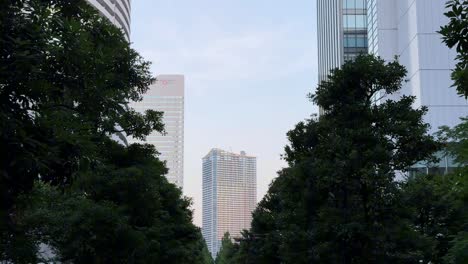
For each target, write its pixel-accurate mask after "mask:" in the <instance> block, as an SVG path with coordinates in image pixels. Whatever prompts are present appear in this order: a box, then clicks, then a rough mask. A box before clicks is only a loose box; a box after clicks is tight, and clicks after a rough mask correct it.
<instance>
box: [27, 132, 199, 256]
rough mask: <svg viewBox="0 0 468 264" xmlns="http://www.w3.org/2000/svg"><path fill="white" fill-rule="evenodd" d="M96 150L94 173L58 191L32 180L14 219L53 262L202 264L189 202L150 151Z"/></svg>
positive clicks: (109, 147) (138, 147)
mask: <svg viewBox="0 0 468 264" xmlns="http://www.w3.org/2000/svg"><path fill="white" fill-rule="evenodd" d="M104 142H105V143H103V144H102V146H101V148H100V149H101V152H102V153H101V154H102V156H100V157H101V160H100V163H99V164H97V165H96V166H95V167H94V168H95V169H94V172H92V173H90V172H87V171H86V172H85V174H84V175H80V176H79V179H78V180H77V181H76V182H75V183H74V184H73V185H72V189H71V190H69V191H67V192H66V193H63V192H61V191H60V190H59V189H58V188H57V187H53V186H50V185H48V184H43V183H40V182H38V183H37V188H35V189H34V190H35V193H34V194H33V195H32V196H30V197H26V198H25V199H26V200H25V201H24V202H23V204H24V208H21V209H22V210H20V211H21V212H23V215H22V217H21V218H20V219H19V221H20V222H21V223H22V227H23V228H24V229H25V230H26V232H25V233H26V234H29V236H30V240H31V241H35V242H36V244H39V243H43V244H46V245H49V246H50V247H51V249H53V251H54V252H56V255H57V258H58V260H59V261H60V262H72V263H200V264H202V263H205V262H204V259H203V254H202V250H203V240H202V237H201V233H200V230H199V228H197V227H195V226H194V225H193V223H192V213H191V211H190V209H189V206H190V204H191V202H190V200H188V199H186V198H183V197H182V196H181V191H180V190H179V189H178V188H177V187H176V186H175V185H173V184H170V183H169V182H168V181H167V180H166V178H165V177H164V173H165V172H166V170H167V169H166V168H165V167H164V165H163V163H162V162H161V161H159V160H158V159H157V158H155V157H154V156H155V149H154V147H153V146H150V145H138V144H135V145H131V146H129V147H124V146H121V145H119V144H117V143H115V142H112V141H111V140H109V139H108V140H107V141H104Z"/></svg>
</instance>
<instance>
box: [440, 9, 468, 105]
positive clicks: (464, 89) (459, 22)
mask: <svg viewBox="0 0 468 264" xmlns="http://www.w3.org/2000/svg"><path fill="white" fill-rule="evenodd" d="M446 8H447V12H446V13H445V15H446V16H447V17H448V18H449V23H448V24H447V25H445V26H443V27H441V29H440V31H439V33H441V34H442V36H443V41H444V42H445V44H447V46H448V47H449V48H455V49H456V51H457V57H456V59H457V60H458V63H457V65H456V67H455V69H454V70H453V72H452V79H453V80H454V86H455V87H456V88H457V91H458V94H460V95H462V96H464V97H465V99H466V98H467V97H468V38H467V35H468V31H467V30H468V1H466V0H450V1H447V5H446Z"/></svg>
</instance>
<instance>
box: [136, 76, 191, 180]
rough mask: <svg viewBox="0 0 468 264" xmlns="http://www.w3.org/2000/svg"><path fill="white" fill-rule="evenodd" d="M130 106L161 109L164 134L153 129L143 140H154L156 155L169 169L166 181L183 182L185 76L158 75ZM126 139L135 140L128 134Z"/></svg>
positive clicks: (142, 108)
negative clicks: (141, 95)
mask: <svg viewBox="0 0 468 264" xmlns="http://www.w3.org/2000/svg"><path fill="white" fill-rule="evenodd" d="M130 107H132V108H134V109H135V110H137V111H138V112H141V113H143V112H144V111H146V110H147V109H152V110H156V111H161V112H164V116H163V122H164V126H165V132H166V134H165V135H163V134H161V133H159V132H153V133H151V134H150V135H149V136H148V137H147V138H146V143H148V144H153V145H154V146H155V147H156V150H157V151H158V152H159V153H160V156H159V158H160V159H161V160H163V161H165V162H166V166H167V168H168V169H169V172H168V174H167V175H166V177H167V179H168V180H169V182H171V183H173V184H175V185H177V186H178V187H180V188H183V186H184V76H183V75H159V76H157V77H156V82H155V83H154V84H153V85H151V86H150V89H149V90H148V92H146V94H145V95H144V96H143V101H141V102H133V103H131V104H130ZM128 141H129V143H133V142H138V141H136V140H134V139H131V138H129V140H128Z"/></svg>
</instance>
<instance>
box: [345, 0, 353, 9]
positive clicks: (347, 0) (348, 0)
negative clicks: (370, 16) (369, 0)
mask: <svg viewBox="0 0 468 264" xmlns="http://www.w3.org/2000/svg"><path fill="white" fill-rule="evenodd" d="M343 7H344V8H349V9H351V8H355V0H343Z"/></svg>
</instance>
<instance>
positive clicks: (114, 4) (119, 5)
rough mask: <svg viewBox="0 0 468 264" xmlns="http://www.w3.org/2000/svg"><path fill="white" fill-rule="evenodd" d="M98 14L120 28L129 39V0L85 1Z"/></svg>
mask: <svg viewBox="0 0 468 264" xmlns="http://www.w3.org/2000/svg"><path fill="white" fill-rule="evenodd" d="M87 1H88V3H90V4H91V5H92V6H94V7H95V8H96V9H97V10H98V11H99V13H101V14H102V15H103V16H105V17H107V18H108V19H109V20H110V22H112V23H113V24H114V25H116V26H117V27H119V28H121V29H122V30H123V31H124V33H125V36H126V37H127V40H129V39H130V10H131V0H87Z"/></svg>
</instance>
